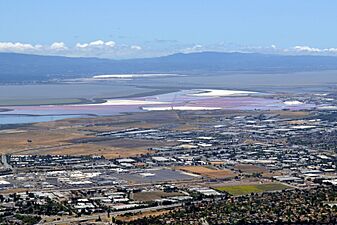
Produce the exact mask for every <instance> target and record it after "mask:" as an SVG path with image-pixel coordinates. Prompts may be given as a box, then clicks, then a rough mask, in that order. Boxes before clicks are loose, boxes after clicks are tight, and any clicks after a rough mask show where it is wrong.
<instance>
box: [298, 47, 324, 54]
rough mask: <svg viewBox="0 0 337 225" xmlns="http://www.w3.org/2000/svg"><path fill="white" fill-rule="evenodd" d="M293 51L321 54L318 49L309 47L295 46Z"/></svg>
mask: <svg viewBox="0 0 337 225" xmlns="http://www.w3.org/2000/svg"><path fill="white" fill-rule="evenodd" d="M294 50H295V51H297V52H316V53H317V52H321V51H322V50H321V49H319V48H312V47H309V46H303V45H297V46H295V47H294Z"/></svg>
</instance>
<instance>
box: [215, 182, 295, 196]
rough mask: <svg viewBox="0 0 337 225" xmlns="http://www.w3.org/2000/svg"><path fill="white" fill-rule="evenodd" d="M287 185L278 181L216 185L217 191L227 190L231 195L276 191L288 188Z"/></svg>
mask: <svg viewBox="0 0 337 225" xmlns="http://www.w3.org/2000/svg"><path fill="white" fill-rule="evenodd" d="M289 188H290V187H289V186H286V185H284V184H280V183H269V184H254V185H233V186H223V187H217V188H216V189H217V190H219V191H224V192H228V193H229V194H231V195H246V194H250V193H259V192H265V191H278V190H284V189H289Z"/></svg>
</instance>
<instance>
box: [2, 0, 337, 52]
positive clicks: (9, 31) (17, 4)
mask: <svg viewBox="0 0 337 225" xmlns="http://www.w3.org/2000/svg"><path fill="white" fill-rule="evenodd" d="M336 12H337V1H335V0H324V1H319V0H279V1H271V0H254V1H252V0H57V1H47V0H0V52H20V53H33V54H48V55H66V56H94V57H104V58H135V57H137V58H138V57H154V56H161V55H168V54H173V53H177V52H183V53H189V52H200V51H223V52H232V51H238V52H261V53H279V54H324V55H337V29H336V22H337V13H336Z"/></svg>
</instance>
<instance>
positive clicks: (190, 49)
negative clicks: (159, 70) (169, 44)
mask: <svg viewBox="0 0 337 225" xmlns="http://www.w3.org/2000/svg"><path fill="white" fill-rule="evenodd" d="M202 50H203V46H202V45H200V44H196V45H193V46H192V47H188V48H184V49H182V50H181V52H183V53H192V52H200V51H202Z"/></svg>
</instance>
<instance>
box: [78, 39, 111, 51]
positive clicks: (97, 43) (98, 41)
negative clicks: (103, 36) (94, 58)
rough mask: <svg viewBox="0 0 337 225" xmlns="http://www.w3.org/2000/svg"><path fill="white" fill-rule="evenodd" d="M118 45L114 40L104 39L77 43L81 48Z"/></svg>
mask: <svg viewBox="0 0 337 225" xmlns="http://www.w3.org/2000/svg"><path fill="white" fill-rule="evenodd" d="M115 46H116V43H115V42H114V41H107V42H104V41H102V40H97V41H92V42H89V43H84V44H81V43H77V44H76V47H77V48H80V49H85V48H104V47H108V48H113V47H115Z"/></svg>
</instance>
